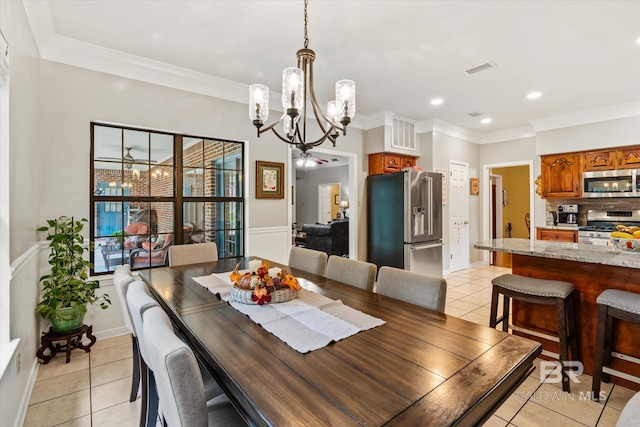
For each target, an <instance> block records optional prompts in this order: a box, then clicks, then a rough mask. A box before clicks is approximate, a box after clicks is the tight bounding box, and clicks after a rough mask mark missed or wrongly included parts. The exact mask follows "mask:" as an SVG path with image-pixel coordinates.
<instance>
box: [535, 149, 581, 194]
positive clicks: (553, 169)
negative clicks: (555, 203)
mask: <svg viewBox="0 0 640 427" xmlns="http://www.w3.org/2000/svg"><path fill="white" fill-rule="evenodd" d="M580 160H581V154H580V153H568V154H567V153H565V154H553V155H547V156H542V157H541V161H542V165H541V169H542V197H543V198H548V199H553V198H556V199H557V198H572V197H580V189H581V188H582V185H581V181H582V167H581V162H580Z"/></svg>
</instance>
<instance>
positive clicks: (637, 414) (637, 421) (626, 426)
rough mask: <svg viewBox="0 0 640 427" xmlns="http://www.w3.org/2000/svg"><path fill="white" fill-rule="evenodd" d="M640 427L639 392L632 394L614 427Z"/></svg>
mask: <svg viewBox="0 0 640 427" xmlns="http://www.w3.org/2000/svg"><path fill="white" fill-rule="evenodd" d="M638 426H640V392H638V393H636V394H634V395H633V396H632V397H631V399H629V401H628V402H627V404H626V405H624V408H623V409H622V413H621V414H620V418H618V423H617V424H616V427H638Z"/></svg>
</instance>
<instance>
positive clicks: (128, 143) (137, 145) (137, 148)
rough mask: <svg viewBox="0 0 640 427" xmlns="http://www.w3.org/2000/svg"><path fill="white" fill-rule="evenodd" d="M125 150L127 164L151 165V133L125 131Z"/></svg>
mask: <svg viewBox="0 0 640 427" xmlns="http://www.w3.org/2000/svg"><path fill="white" fill-rule="evenodd" d="M123 148H124V158H123V160H124V163H125V164H129V165H130V164H133V163H146V164H149V132H143V131H139V130H131V129H124V131H123Z"/></svg>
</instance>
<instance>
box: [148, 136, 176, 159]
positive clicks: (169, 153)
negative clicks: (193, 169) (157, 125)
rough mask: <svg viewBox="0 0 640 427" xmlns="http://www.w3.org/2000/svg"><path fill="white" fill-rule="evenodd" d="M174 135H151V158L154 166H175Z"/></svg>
mask: <svg viewBox="0 0 640 427" xmlns="http://www.w3.org/2000/svg"><path fill="white" fill-rule="evenodd" d="M173 139H174V136H173V135H167V134H164V133H152V134H151V156H150V161H151V163H152V164H157V165H164V166H172V167H173V166H174V163H175V162H174V161H173Z"/></svg>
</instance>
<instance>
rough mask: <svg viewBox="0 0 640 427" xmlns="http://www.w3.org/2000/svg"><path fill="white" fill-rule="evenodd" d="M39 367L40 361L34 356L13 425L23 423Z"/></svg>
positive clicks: (17, 426) (16, 425)
mask: <svg viewBox="0 0 640 427" xmlns="http://www.w3.org/2000/svg"><path fill="white" fill-rule="evenodd" d="M39 368H40V363H39V362H38V359H37V358H34V359H33V363H32V364H31V370H30V372H29V379H28V380H27V384H28V385H27V388H26V390H25V393H24V394H23V396H22V399H21V401H20V408H19V409H18V411H17V414H18V415H17V417H16V421H17V423H16V424H15V427H19V426H23V425H24V420H25V418H26V417H27V410H28V409H29V401H30V400H31V393H32V392H33V387H34V386H35V385H36V378H38V369H39Z"/></svg>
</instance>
